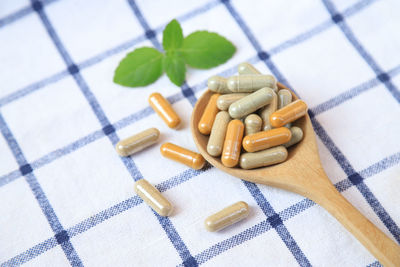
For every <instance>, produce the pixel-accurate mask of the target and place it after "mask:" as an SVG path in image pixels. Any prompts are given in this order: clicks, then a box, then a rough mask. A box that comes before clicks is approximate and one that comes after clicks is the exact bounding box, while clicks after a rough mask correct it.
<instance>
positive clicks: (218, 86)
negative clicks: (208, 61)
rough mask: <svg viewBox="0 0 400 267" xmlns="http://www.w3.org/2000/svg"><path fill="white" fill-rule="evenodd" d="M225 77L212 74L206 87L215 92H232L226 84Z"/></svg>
mask: <svg viewBox="0 0 400 267" xmlns="http://www.w3.org/2000/svg"><path fill="white" fill-rule="evenodd" d="M226 82H227V79H226V78H224V77H221V76H216V75H215V76H212V77H210V78H209V79H208V82H207V85H208V89H210V90H211V91H213V92H215V93H220V94H229V93H232V92H231V90H229V89H228V86H227V84H226Z"/></svg>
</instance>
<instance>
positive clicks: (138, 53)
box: [114, 19, 236, 87]
mask: <svg viewBox="0 0 400 267" xmlns="http://www.w3.org/2000/svg"><path fill="white" fill-rule="evenodd" d="M162 45H163V48H164V50H165V53H162V52H160V51H158V50H157V49H155V48H153V47H141V48H137V49H135V50H133V51H132V52H131V53H129V54H127V55H126V57H125V58H123V59H122V60H121V62H120V63H119V65H118V67H117V69H116V70H115V73H114V82H115V83H117V84H120V85H123V86H127V87H140V86H146V85H149V84H151V83H153V82H155V81H156V80H157V79H158V78H160V76H161V75H162V74H163V73H164V72H165V73H166V74H167V76H168V78H169V79H170V80H171V82H173V83H174V84H176V85H177V86H181V85H182V84H183V82H184V81H185V76H186V65H189V66H190V67H192V68H197V69H210V68H213V67H215V66H218V65H220V64H222V63H225V62H226V61H227V60H228V59H230V58H231V57H232V56H233V54H234V53H235V51H236V48H235V46H234V45H233V44H232V43H231V42H230V41H228V40H227V39H225V38H224V37H222V36H221V35H219V34H217V33H213V32H208V31H196V32H193V33H191V34H189V35H188V36H186V37H185V38H184V37H183V33H182V28H181V25H180V24H179V22H178V21H177V20H175V19H174V20H172V21H171V22H170V23H168V25H167V26H166V27H165V29H164V31H163V41H162Z"/></svg>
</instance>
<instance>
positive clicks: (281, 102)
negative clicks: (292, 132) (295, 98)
mask: <svg viewBox="0 0 400 267" xmlns="http://www.w3.org/2000/svg"><path fill="white" fill-rule="evenodd" d="M291 102H292V93H290V91H289V90H288V89H282V90H279V92H278V109H281V108H283V107H285V106H287V105H288V104H290V103H291ZM291 126H292V125H291V124H290V123H288V124H286V125H285V127H286V128H290V127H291Z"/></svg>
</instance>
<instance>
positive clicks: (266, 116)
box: [260, 92, 278, 131]
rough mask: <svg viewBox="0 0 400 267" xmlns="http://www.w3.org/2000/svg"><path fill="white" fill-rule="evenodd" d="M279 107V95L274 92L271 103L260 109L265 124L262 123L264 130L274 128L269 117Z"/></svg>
mask: <svg viewBox="0 0 400 267" xmlns="http://www.w3.org/2000/svg"><path fill="white" fill-rule="evenodd" d="M277 109H278V96H277V94H276V93H275V92H274V93H273V96H272V101H271V103H269V104H268V105H267V106H265V107H264V108H262V109H261V111H260V117H261V118H262V121H263V125H262V130H263V131H268V130H271V129H272V127H271V124H270V123H269V117H270V116H271V114H272V113H274V112H275V111H276V110H277Z"/></svg>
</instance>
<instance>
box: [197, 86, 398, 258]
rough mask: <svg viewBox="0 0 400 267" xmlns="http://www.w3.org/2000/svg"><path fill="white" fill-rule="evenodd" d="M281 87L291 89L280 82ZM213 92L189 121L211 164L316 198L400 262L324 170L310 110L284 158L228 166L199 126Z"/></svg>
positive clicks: (372, 247) (375, 250)
mask: <svg viewBox="0 0 400 267" xmlns="http://www.w3.org/2000/svg"><path fill="white" fill-rule="evenodd" d="M278 87H279V88H280V89H282V88H285V89H288V88H286V87H285V86H284V85H282V84H280V83H278ZM291 93H292V96H293V100H296V99H298V98H297V96H296V95H295V94H294V93H293V92H292V91H291ZM212 95H213V92H211V91H210V90H207V91H206V92H205V93H204V94H203V95H202V96H201V98H200V99H199V100H198V101H197V103H196V105H195V107H194V109H193V113H192V117H191V121H190V128H191V132H192V135H193V139H194V142H195V143H196V146H197V148H198V150H199V151H200V153H201V154H202V155H203V157H204V158H205V159H206V160H207V161H208V162H209V163H210V164H211V165H213V166H214V167H216V168H218V169H220V170H222V171H224V172H226V173H228V174H230V175H232V176H235V177H238V178H240V179H242V180H246V181H249V182H254V183H258V184H264V185H268V186H274V187H278V188H282V189H285V190H288V191H291V192H295V193H298V194H300V195H302V196H305V197H307V198H309V199H311V200H313V201H314V202H316V203H318V204H319V205H321V206H322V207H324V208H325V209H326V210H327V211H328V212H329V213H330V214H331V215H332V216H334V217H335V218H336V219H337V220H338V221H339V222H340V223H341V224H342V225H343V226H344V227H345V228H346V229H347V230H348V231H350V232H351V233H352V234H353V235H354V236H355V237H356V238H357V239H358V240H359V241H360V242H361V243H362V244H363V245H364V246H365V247H366V248H367V249H368V250H369V251H370V252H371V253H372V254H373V255H374V256H375V257H376V258H377V259H378V260H379V261H380V262H381V263H382V264H383V265H384V266H400V247H399V246H398V245H397V244H396V243H395V242H394V241H393V240H391V239H390V238H389V237H387V236H386V235H385V234H384V233H383V232H382V231H381V230H379V229H378V228H377V227H376V226H375V225H374V224H372V223H371V222H370V221H369V220H368V219H367V218H365V217H364V216H363V215H362V214H361V213H360V212H359V211H358V210H357V209H356V208H354V207H353V206H352V205H351V204H350V203H349V202H348V201H347V200H346V199H345V198H344V197H343V196H342V195H341V194H340V193H339V192H338V191H337V190H336V188H335V187H334V186H333V184H332V183H331V181H330V180H329V178H328V177H327V175H326V174H325V171H324V170H323V167H322V164H321V161H320V158H319V154H318V147H317V143H316V138H315V134H314V130H313V127H312V124H311V120H310V117H309V116H308V114H307V115H306V116H304V117H302V118H301V119H299V120H297V121H296V122H294V123H293V125H296V126H298V127H300V128H301V129H302V130H303V140H302V141H300V142H299V143H297V144H296V145H294V146H292V147H290V148H289V149H288V158H287V160H286V161H285V162H282V163H279V164H275V165H272V166H268V167H263V168H257V169H252V170H244V169H241V168H239V167H235V168H229V167H225V166H224V165H223V164H222V162H221V158H220V157H213V156H211V155H209V154H208V153H207V143H208V138H209V137H208V136H206V135H203V134H201V133H200V132H199V130H198V128H197V125H198V123H199V120H200V118H201V116H202V114H203V112H204V109H205V107H206V105H207V103H208V101H209V99H210V97H211V96H212Z"/></svg>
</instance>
